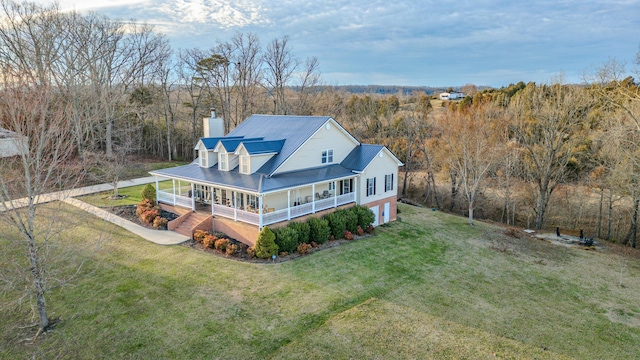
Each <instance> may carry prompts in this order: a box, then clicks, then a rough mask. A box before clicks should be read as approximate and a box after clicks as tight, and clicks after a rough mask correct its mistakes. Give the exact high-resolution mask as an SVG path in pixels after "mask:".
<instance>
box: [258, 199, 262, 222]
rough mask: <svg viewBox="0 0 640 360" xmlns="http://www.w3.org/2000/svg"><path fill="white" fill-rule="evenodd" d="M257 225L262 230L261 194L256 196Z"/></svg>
mask: <svg viewBox="0 0 640 360" xmlns="http://www.w3.org/2000/svg"><path fill="white" fill-rule="evenodd" d="M258 219H259V220H258V226H259V227H260V230H262V195H260V196H259V197H258Z"/></svg>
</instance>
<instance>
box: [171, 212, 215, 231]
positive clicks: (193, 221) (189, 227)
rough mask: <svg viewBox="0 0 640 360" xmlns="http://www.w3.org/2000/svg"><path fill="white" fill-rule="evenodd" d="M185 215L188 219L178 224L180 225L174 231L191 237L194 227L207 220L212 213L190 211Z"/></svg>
mask: <svg viewBox="0 0 640 360" xmlns="http://www.w3.org/2000/svg"><path fill="white" fill-rule="evenodd" d="M185 216H186V219H184V221H183V222H182V223H180V225H178V227H176V228H175V229H174V230H173V231H175V232H177V233H178V234H182V235H185V236H188V237H191V235H192V232H193V228H194V227H196V226H197V225H198V224H200V223H201V222H203V221H204V220H206V219H207V218H208V217H209V216H211V215H208V214H202V213H198V212H190V213H188V214H186V215H185Z"/></svg>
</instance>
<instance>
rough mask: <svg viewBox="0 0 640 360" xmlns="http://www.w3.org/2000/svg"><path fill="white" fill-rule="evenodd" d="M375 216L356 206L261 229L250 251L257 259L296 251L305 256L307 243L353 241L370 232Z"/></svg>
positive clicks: (308, 246)
mask: <svg viewBox="0 0 640 360" xmlns="http://www.w3.org/2000/svg"><path fill="white" fill-rule="evenodd" d="M374 219H375V215H374V214H373V212H372V211H371V210H369V208H367V207H366V206H362V205H357V206H354V207H351V208H348V209H342V210H338V211H335V212H332V213H329V214H327V215H325V216H323V217H322V218H316V217H311V218H309V219H308V220H307V221H306V222H291V223H289V225H287V226H285V227H281V228H278V229H275V230H271V229H270V228H268V227H264V228H263V229H262V231H261V232H260V235H259V236H258V240H257V241H256V245H255V247H254V248H253V249H252V252H255V256H257V257H259V258H263V259H266V258H270V257H271V256H272V255H276V254H278V253H292V252H295V251H298V252H300V253H307V252H308V251H309V249H310V248H311V245H309V244H314V243H315V244H316V245H320V244H324V243H325V242H327V240H329V239H341V238H344V239H348V240H352V239H353V238H354V235H353V234H358V235H362V234H363V233H364V229H367V230H369V231H371V230H372V229H373V226H372V225H371V224H373V221H374Z"/></svg>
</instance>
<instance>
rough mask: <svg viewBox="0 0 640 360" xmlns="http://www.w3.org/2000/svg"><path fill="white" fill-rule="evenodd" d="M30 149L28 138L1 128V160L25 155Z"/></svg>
mask: <svg viewBox="0 0 640 360" xmlns="http://www.w3.org/2000/svg"><path fill="white" fill-rule="evenodd" d="M27 149H28V144H27V138H26V137H24V136H22V135H20V134H18V133H15V132H13V131H9V130H7V129H3V128H0V158H5V157H10V156H17V155H21V154H23V153H25V152H26V151H27Z"/></svg>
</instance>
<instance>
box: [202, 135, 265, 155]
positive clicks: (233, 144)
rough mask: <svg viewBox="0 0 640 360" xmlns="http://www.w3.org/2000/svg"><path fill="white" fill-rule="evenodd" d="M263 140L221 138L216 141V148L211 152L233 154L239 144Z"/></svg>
mask: <svg viewBox="0 0 640 360" xmlns="http://www.w3.org/2000/svg"><path fill="white" fill-rule="evenodd" d="M262 140H263V138H261V137H256V138H245V137H244V136H235V137H226V138H222V139H220V140H219V141H218V143H217V144H216V146H215V147H214V148H213V151H215V152H219V151H220V150H222V149H223V150H224V151H225V152H227V153H230V154H233V153H235V152H236V149H238V145H240V143H245V142H252V141H262Z"/></svg>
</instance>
